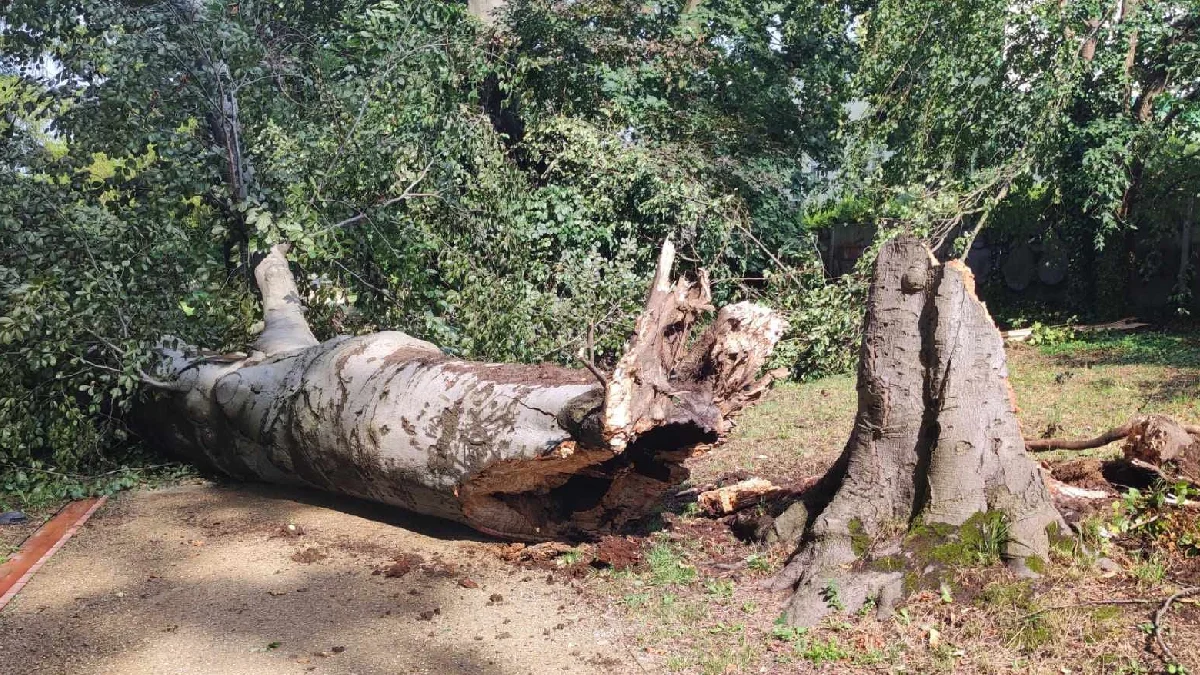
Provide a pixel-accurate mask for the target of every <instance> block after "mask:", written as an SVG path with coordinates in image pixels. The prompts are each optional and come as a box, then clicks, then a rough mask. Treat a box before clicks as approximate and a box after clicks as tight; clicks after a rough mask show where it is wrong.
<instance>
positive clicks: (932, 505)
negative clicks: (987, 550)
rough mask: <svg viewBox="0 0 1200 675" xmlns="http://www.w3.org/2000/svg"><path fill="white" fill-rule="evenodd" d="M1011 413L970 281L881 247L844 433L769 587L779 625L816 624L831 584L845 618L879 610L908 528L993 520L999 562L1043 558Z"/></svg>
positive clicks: (904, 248) (905, 245)
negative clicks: (784, 596) (1002, 536)
mask: <svg viewBox="0 0 1200 675" xmlns="http://www.w3.org/2000/svg"><path fill="white" fill-rule="evenodd" d="M1014 411H1015V403H1014V401H1013V397H1012V390H1011V388H1010V387H1009V385H1008V373H1007V366H1006V361H1005V354H1004V345H1003V340H1002V339H1001V337H1000V333H999V331H998V330H997V329H996V327H995V324H994V323H993V322H992V319H991V317H990V316H989V315H988V313H987V310H986V308H985V307H984V305H983V303H981V302H980V301H979V300H978V299H977V298H976V296H975V292H974V280H973V278H972V277H971V274H970V272H969V270H968V269H967V268H966V267H965V266H964V265H962V264H961V263H958V262H950V263H946V264H939V263H938V262H937V261H936V260H935V259H934V258H933V256H932V255H931V254H930V253H929V250H928V249H927V248H926V247H925V246H924V245H922V244H921V243H919V242H918V241H916V240H914V239H911V238H907V237H902V238H899V239H896V240H893V241H891V242H889V243H888V244H886V245H885V246H884V247H883V249H882V250H881V252H880V254H879V258H878V260H877V262H876V266H875V276H874V280H873V282H872V285H871V290H870V295H869V298H868V303H867V313H866V319H865V324H864V331H863V342H862V348H861V362H860V365H859V372H858V413H857V416H856V418H855V424H854V429H853V431H852V432H851V436H850V439H849V441H848V442H847V444H846V448H845V450H844V451H843V454H842V456H841V457H840V458H839V460H838V461H837V462H836V463H835V465H834V467H833V468H831V469H830V471H829V472H828V473H827V474H826V475H825V476H824V477H823V478H822V480H821V482H820V483H819V484H818V486H817V487H816V488H814V490H813V491H812V495H813V496H811V497H810V498H809V503H808V504H807V506H808V509H809V511H808V512H809V513H810V514H812V516H811V517H810V520H809V523H808V525H807V528H806V530H805V532H804V534H803V535H802V536H801V539H800V542H799V543H798V547H797V550H796V552H795V553H794V554H793V556H792V558H791V560H790V561H789V563H788V565H787V566H786V567H785V568H784V570H783V571H782V572H781V573H780V575H779V576H778V577H777V578H776V580H775V585H776V588H777V589H779V590H793V595H792V597H791V600H790V601H789V603H788V605H787V609H786V614H787V617H788V620H789V621H791V622H792V623H795V624H800V625H811V624H814V623H816V622H817V621H818V620H819V619H820V618H821V617H822V616H823V615H824V614H826V613H827V612H828V611H829V607H828V606H827V603H826V600H827V597H825V596H826V595H827V594H828V591H827V589H828V588H829V587H830V585H831V584H833V585H836V586H837V588H838V589H839V591H838V595H839V601H840V603H841V604H842V605H844V606H845V607H846V608H847V610H849V611H853V610H855V609H857V608H858V607H861V606H862V605H863V604H864V603H865V602H866V601H867V600H868V599H875V600H877V601H878V606H879V607H880V610H881V611H890V608H891V607H892V606H893V605H894V603H895V602H896V601H897V600H898V599H899V597H900V595H901V593H902V592H903V583H902V582H903V576H904V570H897V569H895V566H894V564H893V565H886V566H885V565H876V564H873V563H874V562H876V561H879V560H882V559H884V558H888V559H890V560H891V561H892V562H893V563H894V561H895V560H907V561H908V562H909V564H914V563H917V561H916V560H915V559H914V556H912V555H911V552H910V551H908V550H906V546H905V544H906V536H905V535H906V533H907V532H908V531H910V530H911V529H912V528H913V527H914V525H917V524H929V523H941V524H946V525H949V526H961V525H963V524H964V523H966V522H967V521H968V519H970V518H971V517H972V516H974V515H975V514H977V513H986V512H999V513H1001V514H1003V516H1004V519H1005V521H1006V522H1007V525H1008V531H1009V541H1008V542H1007V545H1006V549H1005V558H1006V560H1007V561H1008V562H1009V564H1010V565H1011V566H1012V567H1013V568H1014V569H1016V570H1017V571H1019V572H1022V573H1028V572H1029V570H1028V566H1027V565H1026V562H1027V561H1028V560H1029V559H1030V558H1031V557H1037V558H1040V559H1042V560H1044V559H1045V558H1046V556H1047V553H1048V548H1049V539H1048V536H1049V535H1048V532H1047V528H1048V527H1054V526H1060V527H1061V526H1063V522H1062V519H1061V517H1060V516H1059V514H1058V512H1057V511H1056V510H1055V509H1054V507H1053V505H1052V503H1051V501H1050V496H1049V493H1048V492H1047V490H1046V486H1045V484H1044V483H1043V480H1042V476H1041V472H1040V469H1039V467H1038V465H1037V464H1036V463H1034V462H1033V461H1032V460H1031V459H1030V458H1029V457H1028V456H1027V455H1026V454H1025V448H1024V442H1023V440H1022V437H1021V430H1020V426H1019V424H1018V422H1017V419H1016V415H1015V412H1014ZM896 556H900V557H899V558H897V557H896ZM922 564H923V563H922Z"/></svg>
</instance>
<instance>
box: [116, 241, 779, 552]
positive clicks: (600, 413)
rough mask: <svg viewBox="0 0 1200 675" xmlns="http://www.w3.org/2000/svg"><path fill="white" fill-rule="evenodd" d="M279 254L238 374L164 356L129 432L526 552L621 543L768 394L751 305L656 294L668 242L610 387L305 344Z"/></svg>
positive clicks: (434, 355) (265, 271) (182, 356)
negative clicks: (574, 541) (436, 520)
mask: <svg viewBox="0 0 1200 675" xmlns="http://www.w3.org/2000/svg"><path fill="white" fill-rule="evenodd" d="M286 252H287V249H286V247H285V246H276V247H275V248H274V249H272V251H271V252H270V254H269V255H268V256H266V258H265V259H264V260H263V261H262V262H261V263H260V264H259V265H258V266H257V268H256V269H255V275H256V277H257V279H258V282H259V287H260V288H261V289H262V292H263V309H264V320H265V329H264V331H263V333H262V334H261V335H260V336H259V338H258V340H257V341H256V343H255V351H254V352H252V353H251V354H250V355H248V356H246V357H245V358H239V359H233V360H228V361H223V362H214V361H209V360H205V359H203V358H198V357H196V356H194V355H192V353H191V352H192V351H193V350H190V349H169V348H163V349H162V350H160V351H161V354H162V356H163V361H164V365H163V370H164V371H165V374H163V377H164V378H168V379H170V386H171V389H172V391H169V392H163V393H162V394H161V395H160V396H159V397H158V398H156V399H155V400H154V401H153V402H152V403H151V404H150V405H149V407H147V408H146V409H144V410H143V411H142V414H141V424H140V426H141V431H142V432H143V435H144V436H146V437H147V438H148V439H149V440H151V441H152V442H154V443H156V444H157V445H159V446H161V447H163V448H164V449H166V450H168V451H171V452H174V453H176V454H180V455H183V456H184V457H186V458H188V459H190V460H192V461H194V462H197V463H199V464H202V465H205V466H208V467H210V468H212V469H216V470H218V471H221V472H224V473H226V474H229V475H231V476H234V477H236V478H241V479H245V480H256V481H265V482H272V483H282V484H291V485H300V486H307V487H314V488H318V489H322V490H327V491H330V492H336V493H340V494H346V495H352V496H355V497H362V498H366V499H371V500H375V501H379V502H384V503H387V504H393V505H396V506H399V507H403V508H405V509H408V510H411V511H415V512H418V513H423V514H428V515H432V516H438V517H442V518H448V519H452V520H457V521H460V522H463V523H466V524H468V525H470V526H472V527H474V528H476V529H478V530H481V531H483V532H487V533H489V534H494V535H498V536H504V537H511V538H517V539H528V540H539V539H552V538H559V537H589V536H595V535H598V534H601V533H604V532H609V531H615V530H619V529H620V528H621V527H622V526H624V525H625V524H627V523H628V522H630V521H632V520H635V519H638V518H640V517H642V516H644V515H646V513H647V512H648V511H649V510H650V509H651V507H652V506H653V505H654V504H655V502H656V501H657V500H658V498H659V497H660V496H661V494H662V493H663V492H664V491H666V490H667V489H669V488H670V487H671V486H673V485H675V484H676V483H678V482H679V481H682V480H683V478H685V477H686V475H687V472H686V469H684V468H683V466H682V461H683V459H684V458H686V457H687V456H688V455H689V454H690V453H691V451H692V450H693V449H695V448H697V447H698V446H701V445H704V444H709V443H713V442H715V441H716V440H718V439H719V438H720V437H721V436H723V435H724V434H725V433H726V432H727V431H728V430H729V428H730V426H731V418H732V417H733V415H735V414H736V413H737V412H738V411H739V410H740V409H741V408H743V407H744V406H746V405H748V404H749V403H751V402H752V401H753V400H755V399H756V398H757V397H758V396H759V395H760V394H761V393H762V392H763V390H764V389H765V388H766V386H767V385H768V384H769V382H770V381H771V379H772V375H771V374H768V375H766V376H763V377H761V378H760V377H758V376H757V375H758V371H759V370H760V369H761V366H762V364H763V363H764V362H765V360H766V358H767V357H768V355H769V354H770V352H771V350H772V349H773V348H774V345H775V343H776V342H777V341H778V339H779V338H780V337H781V335H782V333H783V330H784V328H785V324H784V322H783V321H782V319H780V318H778V317H777V316H776V315H775V314H773V313H772V312H770V311H768V310H766V309H765V308H763V307H760V306H758V305H753V304H750V303H739V304H736V305H731V306H728V307H725V308H723V309H722V310H721V311H720V312H719V313H718V314H717V316H716V319H715V320H714V321H713V322H712V324H711V325H710V326H709V327H708V328H707V329H706V330H705V332H703V333H702V334H701V335H700V336H698V337H697V338H695V339H694V340H689V338H688V336H689V334H690V333H691V331H692V329H693V327H694V325H695V323H696V321H697V319H698V318H699V317H700V316H701V314H702V313H703V312H705V311H708V310H709V309H710V308H709V306H708V303H709V295H708V287H707V283H706V282H705V281H704V279H703V278H701V279H700V280H699V281H698V282H697V283H691V282H688V281H684V280H679V281H676V282H672V281H671V278H670V273H671V267H672V264H673V260H674V252H673V248H672V247H671V245H670V243H669V242H668V243H667V244H666V245H665V246H664V248H663V253H662V255H661V257H660V260H659V266H658V269H657V272H656V274H655V279H654V284H653V286H652V289H651V292H650V294H649V297H648V299H647V304H646V311H645V312H644V313H643V314H642V316H641V317H640V318H639V319H638V321H637V324H636V331H635V335H634V337H633V338H632V339H631V340H630V343H629V345H628V348H627V351H626V353H625V355H624V356H623V357H622V358H621V359H620V361H619V362H618V365H617V368H616V370H615V372H614V373H613V374H612V376H611V377H610V378H609V379H608V383H607V386H606V387H601V386H600V385H599V384H597V382H596V380H595V378H594V377H593V376H592V374H591V373H589V372H587V371H585V370H572V369H567V368H561V367H558V366H551V365H537V366H535V365H516V364H490V363H476V362H470V361H464V360H461V359H455V358H452V357H449V356H447V355H445V354H443V353H442V352H441V350H440V349H438V348H437V347H436V346H435V345H433V344H430V343H428V342H425V341H423V340H418V339H416V338H413V337H411V336H408V335H405V334H403V333H399V332H380V333H375V334H371V335H364V336H357V337H338V338H334V339H332V340H329V341H326V342H323V343H318V341H317V340H316V338H314V337H313V335H312V332H311V331H310V330H309V327H308V324H307V322H306V321H305V320H304V315H303V307H302V305H301V301H300V297H299V294H298V292H297V289H296V286H295V282H294V281H293V279H292V276H291V274H290V272H289V271H288V266H287V259H286Z"/></svg>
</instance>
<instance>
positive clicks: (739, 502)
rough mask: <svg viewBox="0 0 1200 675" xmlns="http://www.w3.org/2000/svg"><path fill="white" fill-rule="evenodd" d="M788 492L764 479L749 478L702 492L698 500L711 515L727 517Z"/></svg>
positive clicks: (701, 506)
mask: <svg viewBox="0 0 1200 675" xmlns="http://www.w3.org/2000/svg"><path fill="white" fill-rule="evenodd" d="M786 492H788V491H787V490H785V489H784V488H781V487H779V486H778V485H775V484H774V483H772V482H771V481H769V480H765V479H762V478H749V479H747V480H744V481H740V482H737V483H734V484H733V485H726V486H723V487H719V488H716V489H713V490H707V491H705V492H701V493H700V496H699V497H698V498H697V500H696V501H697V502H698V503H699V504H700V508H702V509H704V510H705V511H707V512H708V513H710V514H713V515H718V516H726V515H729V514H731V513H734V512H736V511H741V510H742V509H746V508H750V507H751V506H757V505H759V504H761V503H763V502H764V501H766V500H768V499H772V498H775V497H778V496H780V495H782V494H785V493H786Z"/></svg>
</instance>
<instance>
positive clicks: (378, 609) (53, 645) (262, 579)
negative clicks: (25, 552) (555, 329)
mask: <svg viewBox="0 0 1200 675" xmlns="http://www.w3.org/2000/svg"><path fill="white" fill-rule="evenodd" d="M389 521H390V522H389ZM289 524H291V525H295V526H296V528H295V529H296V530H297V532H293V531H290V530H289V528H288V527H287V526H288V525H289ZM494 547H495V544H489V543H487V542H485V541H482V540H480V539H479V538H478V537H477V536H476V535H475V534H474V533H473V532H471V531H470V530H466V529H463V528H459V527H457V526H454V525H452V524H448V523H443V522H440V521H430V520H418V519H416V518H409V517H408V516H406V515H404V514H399V513H397V512H396V511H395V510H389V509H383V508H377V507H374V506H371V505H366V504H364V503H362V502H354V501H334V500H333V499H331V498H326V497H324V496H321V495H313V494H310V493H302V492H297V491H288V490H283V489H277V488H268V487H255V486H236V487H220V486H213V485H207V484H206V485H191V486H184V487H176V488H171V489H165V490H156V491H138V492H133V493H127V494H123V495H121V496H119V497H117V498H114V499H112V500H110V501H109V503H108V505H106V506H105V507H104V508H103V509H102V510H101V511H100V512H98V513H97V514H96V515H95V516H94V517H93V518H92V519H91V521H89V522H88V524H87V525H86V526H85V527H84V528H83V529H82V530H81V531H80V532H79V533H78V534H77V535H76V536H75V538H73V539H72V540H71V541H70V542H69V543H68V544H67V546H66V547H65V548H64V549H63V550H61V551H59V553H58V554H57V555H56V556H55V557H54V558H53V559H52V560H51V561H50V562H49V563H47V564H46V566H45V567H43V568H42V570H41V572H39V573H38V575H37V576H36V577H35V578H34V579H33V581H32V582H31V583H30V584H29V585H28V586H27V587H26V588H25V590H24V591H22V593H21V594H20V595H19V596H17V598H16V599H15V600H14V601H13V602H12V603H11V604H10V605H9V606H8V607H7V608H6V609H5V610H4V611H3V612H2V613H0V673H14V674H15V673H21V674H31V673H71V674H72V675H84V674H90V673H114V674H117V673H119V674H120V675H141V674H150V673H153V674H155V675H162V674H166V673H181V674H182V673H186V674H188V675H192V674H200V673H205V674H207V673H212V674H214V675H215V674H218V673H219V674H221V675H238V674H243V673H245V674H257V673H264V674H268V673H269V674H271V675H276V674H288V673H343V674H345V673H357V674H358V675H367V674H369V673H389V674H390V673H439V674H441V673H486V674H489V675H490V674H500V673H504V674H509V673H535V674H541V673H607V674H610V675H611V674H617V673H637V672H641V667H640V666H638V665H637V664H636V663H635V662H634V661H633V657H632V655H631V652H630V651H629V650H627V649H626V648H625V647H624V645H625V644H627V641H626V640H625V638H624V636H623V635H622V634H621V628H620V626H619V624H618V623H617V621H616V620H615V619H613V618H611V613H610V612H608V611H607V610H606V608H604V607H594V606H590V605H589V604H588V603H587V602H586V601H585V600H583V597H582V596H581V595H580V594H579V592H578V591H577V590H576V589H575V588H572V587H571V586H570V585H564V584H563V583H562V582H561V581H559V582H556V583H548V579H547V577H546V575H545V573H542V574H538V573H537V572H530V571H525V570H522V569H519V568H516V567H513V566H511V565H508V564H505V563H502V562H500V561H499V560H498V559H496V558H495V557H494V556H493V555H492V552H491V549H493V548H494Z"/></svg>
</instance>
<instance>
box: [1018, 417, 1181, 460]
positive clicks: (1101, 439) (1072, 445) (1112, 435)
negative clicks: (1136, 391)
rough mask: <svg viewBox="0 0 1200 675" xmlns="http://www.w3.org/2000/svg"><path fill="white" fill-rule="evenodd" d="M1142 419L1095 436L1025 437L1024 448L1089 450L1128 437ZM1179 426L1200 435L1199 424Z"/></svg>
mask: <svg viewBox="0 0 1200 675" xmlns="http://www.w3.org/2000/svg"><path fill="white" fill-rule="evenodd" d="M1144 420H1145V418H1141V417H1139V418H1134V419H1132V420H1130V421H1128V422H1126V423H1125V424H1122V425H1121V426H1119V427H1113V428H1112V429H1109V430H1108V431H1105V432H1104V433H1102V434H1100V435H1099V436H1096V437H1095V438H1088V439H1069V438H1027V439H1025V449H1026V450H1028V451H1030V452H1046V451H1049V450H1091V449H1093V448H1102V447H1104V446H1106V445H1108V444H1109V443H1115V442H1117V441H1120V440H1124V439H1126V438H1129V436H1130V434H1132V433H1133V432H1134V430H1135V429H1136V428H1137V426H1138V425H1139V424H1140V423H1142V422H1143V421H1144ZM1179 427H1180V428H1181V429H1183V430H1184V431H1186V432H1188V433H1189V434H1192V435H1193V436H1200V425H1195V424H1180V425H1179Z"/></svg>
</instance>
